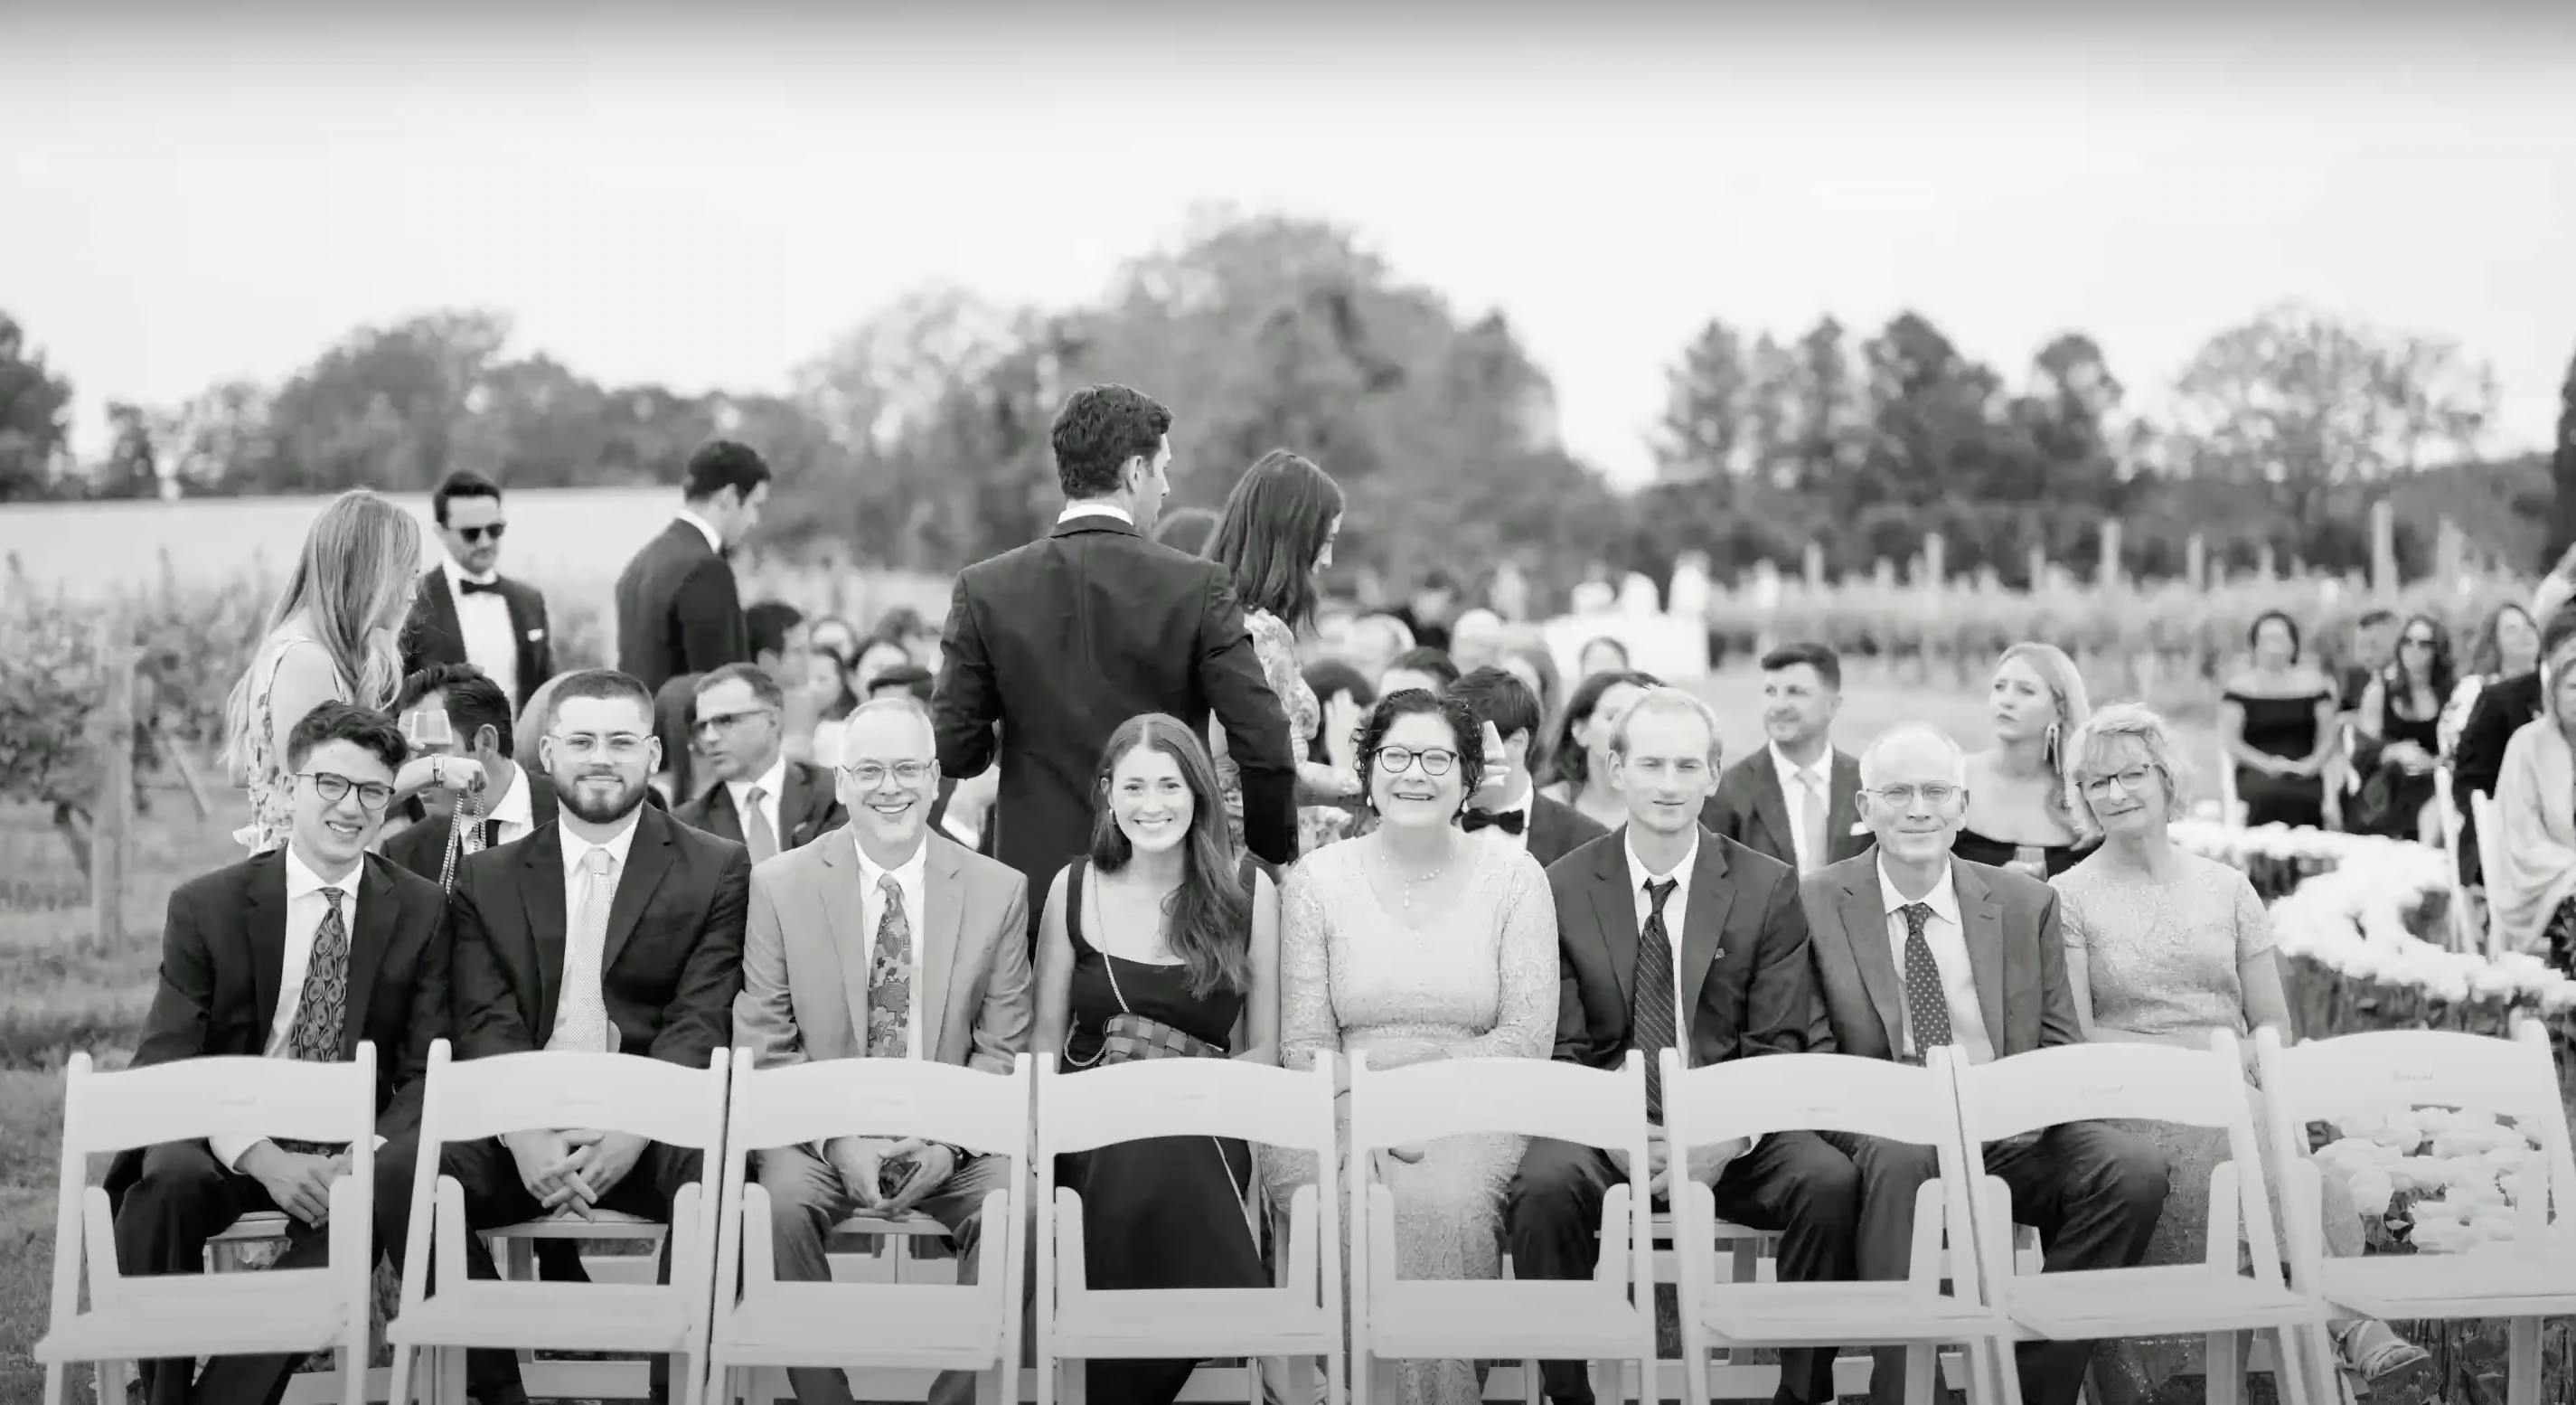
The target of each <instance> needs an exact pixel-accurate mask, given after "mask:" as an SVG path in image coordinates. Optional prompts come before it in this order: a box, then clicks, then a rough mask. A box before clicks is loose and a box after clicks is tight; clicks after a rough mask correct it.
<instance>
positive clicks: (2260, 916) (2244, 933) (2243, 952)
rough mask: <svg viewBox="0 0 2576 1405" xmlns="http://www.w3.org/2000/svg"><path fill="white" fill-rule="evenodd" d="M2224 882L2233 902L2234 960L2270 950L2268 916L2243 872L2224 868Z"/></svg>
mask: <svg viewBox="0 0 2576 1405" xmlns="http://www.w3.org/2000/svg"><path fill="white" fill-rule="evenodd" d="M2224 881H2225V882H2226V884H2227V886H2228V888H2229V889H2230V890H2231V891H2230V896H2231V897H2233V898H2234V899H2235V903H2236V959H2237V960H2239V961H2248V960H2251V959H2253V958H2254V957H2255V956H2258V955H2260V954H2261V953H2263V952H2266V951H2269V950H2271V949H2272V945H2273V942H2272V915H2271V914H2270V913H2268V912H2265V911H2264V910H2263V900H2262V899H2261V898H2258V897H2256V896H2255V895H2254V885H2253V884H2252V883H2251V882H2248V881H2247V880H2246V877H2245V875H2244V874H2242V873H2239V872H2237V871H2236V870H2235V869H2232V868H2231V869H2228V870H2227V877H2226V879H2225V880H2224Z"/></svg>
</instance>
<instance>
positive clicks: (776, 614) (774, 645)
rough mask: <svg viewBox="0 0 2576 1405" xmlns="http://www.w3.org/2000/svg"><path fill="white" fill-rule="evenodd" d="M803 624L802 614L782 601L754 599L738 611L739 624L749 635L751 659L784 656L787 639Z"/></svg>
mask: <svg viewBox="0 0 2576 1405" xmlns="http://www.w3.org/2000/svg"><path fill="white" fill-rule="evenodd" d="M804 622H805V612H804V611H802V610H800V609H797V608H796V607H795V606H793V605H790V604H788V603H787V602H786V601H784V600H755V601H753V602H752V603H750V604H748V605H745V606H744V607H743V609H742V625H743V628H744V629H745V630H747V631H748V632H749V633H750V635H751V656H752V657H753V658H759V657H760V656H761V655H763V654H777V653H784V652H785V651H786V649H787V636H788V635H789V634H790V633H792V632H794V631H795V628H796V626H798V625H800V624H803V623H804Z"/></svg>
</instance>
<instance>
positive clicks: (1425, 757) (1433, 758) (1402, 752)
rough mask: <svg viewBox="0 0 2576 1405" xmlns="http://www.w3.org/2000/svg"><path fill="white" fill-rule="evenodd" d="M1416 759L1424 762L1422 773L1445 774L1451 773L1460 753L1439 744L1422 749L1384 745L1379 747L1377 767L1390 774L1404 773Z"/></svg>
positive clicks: (1398, 774)
mask: <svg viewBox="0 0 2576 1405" xmlns="http://www.w3.org/2000/svg"><path fill="white" fill-rule="evenodd" d="M1416 761H1419V762H1421V763H1422V774H1424V775H1426V776H1445V775H1447V774H1449V768H1450V767H1452V766H1455V765H1457V764H1458V753H1456V752H1454V751H1451V750H1449V749H1448V748H1447V747H1439V746H1435V747H1428V748H1425V749H1424V750H1421V751H1416V750H1414V749H1413V748H1412V747H1409V746H1382V747H1379V748H1378V749H1377V768H1378V769H1379V770H1381V771H1384V772H1385V773H1386V774H1388V775H1390V776H1400V775H1402V774H1404V773H1405V772H1406V771H1408V770H1410V769H1412V766H1413V763H1414V762H1416Z"/></svg>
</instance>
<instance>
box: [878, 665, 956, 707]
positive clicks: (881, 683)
mask: <svg viewBox="0 0 2576 1405" xmlns="http://www.w3.org/2000/svg"><path fill="white" fill-rule="evenodd" d="M937 685H938V680H937V679H934V678H932V677H931V676H930V670H929V669H926V668H923V667H922V666H921V665H919V664H917V663H901V664H896V665H895V666H894V667H892V668H889V669H887V670H886V671H885V672H883V673H880V674H878V675H877V676H876V678H875V679H874V680H873V681H871V682H870V683H869V684H868V697H870V698H874V697H876V696H878V695H880V694H882V693H884V692H885V691H886V690H887V689H890V688H900V689H902V690H903V691H904V693H905V695H906V696H909V697H914V698H918V699H920V700H921V701H922V702H923V703H924V704H925V705H927V704H928V703H929V701H930V694H931V690H932V689H933V688H935V687H936V686H937ZM862 701H864V699H863V700H862Z"/></svg>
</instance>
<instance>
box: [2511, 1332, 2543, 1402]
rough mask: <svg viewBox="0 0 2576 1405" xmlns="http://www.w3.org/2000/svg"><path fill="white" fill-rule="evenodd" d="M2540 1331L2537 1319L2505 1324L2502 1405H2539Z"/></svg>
mask: <svg viewBox="0 0 2576 1405" xmlns="http://www.w3.org/2000/svg"><path fill="white" fill-rule="evenodd" d="M2540 1328H2541V1320H2540V1319H2539V1318H2537V1317H2517V1318H2514V1319H2513V1320H2512V1321H2511V1322H2510V1323H2508V1324H2506V1327H2505V1378H2504V1402H2505V1405H2540Z"/></svg>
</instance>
